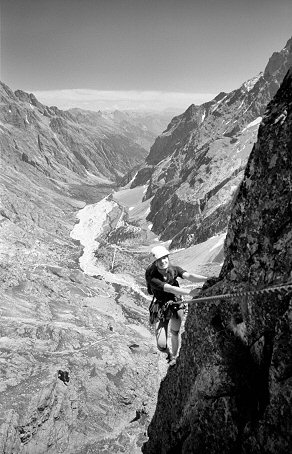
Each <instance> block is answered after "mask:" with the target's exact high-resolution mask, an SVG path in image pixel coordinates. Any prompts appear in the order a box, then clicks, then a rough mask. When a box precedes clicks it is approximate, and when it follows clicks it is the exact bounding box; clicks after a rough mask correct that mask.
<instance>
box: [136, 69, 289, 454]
mask: <svg viewBox="0 0 292 454" xmlns="http://www.w3.org/2000/svg"><path fill="white" fill-rule="evenodd" d="M291 134H292V70H290V71H289V72H288V74H287V75H286V77H285V79H284V81H283V84H282V85H281V87H280V89H279V90H278V92H277V94H276V96H275V97H274V99H273V101H272V102H270V103H269V105H268V108H267V110H266V112H265V115H264V117H263V120H262V123H261V125H260V128H259V133H258V140H257V142H256V144H255V145H254V147H253V150H252V152H251V155H250V157H249V160H248V164H247V167H246V170H245V174H244V179H243V181H242V183H241V184H240V187H239V191H238V194H237V198H236V200H235V202H234V206H233V208H232V212H231V219H230V223H229V227H228V233H227V237H226V242H225V256H226V258H225V262H224V265H223V267H222V270H221V273H220V276H219V278H217V279H215V280H213V281H210V282H207V283H206V285H205V290H204V291H203V295H206V296H208V295H216V294H217V295H219V294H223V293H228V292H231V291H234V290H242V291H245V290H250V289H259V288H262V287H267V286H272V285H275V284H279V283H287V282H289V281H290V282H291V281H292V274H291V268H292V253H291V252H292V196H291V194H292V192H291V188H292V171H291V169H292V142H291ZM203 295H202V296H203ZM291 296H292V294H291V289H290V291H282V292H267V293H265V294H255V295H248V296H243V297H241V298H239V299H238V298H234V299H231V300H230V299H224V297H222V299H221V300H220V301H218V300H217V301H214V300H213V301H211V302H210V301H209V302H205V303H193V304H190V308H189V315H188V318H187V321H186V331H185V333H184V335H183V342H182V348H181V352H180V359H179V360H178V362H177V365H176V366H175V368H173V369H172V370H170V371H169V373H168V375H167V377H166V379H165V380H164V381H163V383H162V385H161V387H160V391H159V396H158V405H157V409H156V413H155V415H154V418H153V420H152V422H151V424H150V427H149V431H148V432H149V441H148V442H147V443H146V444H145V445H144V447H143V452H144V453H145V454H159V453H164V454H166V453H168V454H170V453H181V454H190V453H194V454H195V453H196V454H204V453H209V454H217V453H222V452H224V454H227V453H230V454H231V453H242V454H248V453H249V454H250V453H254V454H287V453H288V452H290V449H291V445H292V430H291V429H292V410H291V409H292V406H291V389H292V382H291V371H292V369H291V364H292V348H291V345H292V339H291V319H292V311H291V310H292V306H291Z"/></svg>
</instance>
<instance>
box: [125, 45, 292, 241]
mask: <svg viewBox="0 0 292 454" xmlns="http://www.w3.org/2000/svg"><path fill="white" fill-rule="evenodd" d="M291 64H292V39H290V40H289V41H288V42H287V44H286V46H285V48H284V49H283V50H282V51H281V52H277V53H274V54H273V56H272V57H271V59H270V61H269V62H268V64H267V67H266V69H265V71H264V72H263V73H261V74H259V75H258V76H257V77H255V78H253V79H251V80H249V81H247V82H245V83H244V84H243V85H242V86H241V87H240V88H238V89H236V90H234V91H232V92H231V93H220V94H219V95H218V96H216V97H215V98H214V99H213V100H212V101H210V102H208V103H205V104H202V105H201V106H195V105H191V106H190V107H189V108H188V109H187V110H186V112H184V113H183V114H182V115H180V116H177V117H175V118H173V120H172V121H171V123H170V124H169V126H168V128H167V129H166V131H164V133H163V134H161V135H160V136H159V137H158V138H157V139H156V141H155V143H154V145H153V146H152V147H151V150H150V153H149V155H148V157H147V158H146V168H144V169H143V170H142V171H140V172H139V173H138V175H137V177H136V179H135V181H134V182H133V183H132V187H134V186H135V185H139V184H145V183H146V181H145V179H146V178H148V184H149V187H148V191H147V194H146V198H150V197H153V196H154V197H153V200H152V201H151V211H150V214H149V215H148V220H149V221H150V222H152V223H153V231H154V232H155V233H157V234H158V235H161V239H162V240H170V239H171V240H172V243H171V246H172V247H173V248H176V247H182V246H189V245H191V244H196V243H199V242H200V241H202V239H206V237H208V236H209V235H213V234H214V233H219V232H222V231H224V230H226V227H227V223H228V220H229V216H230V209H231V205H232V200H233V197H234V194H235V192H236V189H237V188H238V186H239V184H240V182H241V180H242V178H243V171H244V168H245V166H246V163H247V160H248V157H249V154H250V152H251V150H252V147H253V144H254V142H255V140H256V134H257V130H258V126H259V124H260V122H261V118H262V116H263V113H264V111H265V109H266V106H267V104H268V102H269V101H270V100H271V99H272V97H273V96H274V95H275V93H276V91H277V90H278V88H279V86H280V83H281V81H282V80H283V78H284V76H285V74H286V73H287V70H288V69H289V67H290V66H291ZM189 210H190V211H189ZM189 212H191V213H192V215H191V216H189V215H188V213H189ZM186 213H187V215H186ZM218 220H219V222H218ZM182 224H183V225H184V228H183V229H182Z"/></svg>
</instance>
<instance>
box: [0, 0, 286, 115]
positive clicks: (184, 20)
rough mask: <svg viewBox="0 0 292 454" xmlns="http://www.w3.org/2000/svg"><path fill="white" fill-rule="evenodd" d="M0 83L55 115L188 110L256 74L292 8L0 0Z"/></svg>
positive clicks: (237, 0) (155, 0)
mask: <svg viewBox="0 0 292 454" xmlns="http://www.w3.org/2000/svg"><path fill="white" fill-rule="evenodd" d="M0 5H1V10H0V11H1V80H2V81H3V82H5V83H6V84H8V85H9V86H10V87H11V88H12V89H13V90H16V89H22V90H25V91H28V92H32V93H34V94H35V95H36V96H37V97H38V99H39V100H40V101H42V102H44V103H45V104H48V105H57V106H58V107H60V108H69V107H74V106H79V107H82V108H88V109H99V108H100V109H107V108H109V109H112V108H122V109H123V108H124V109H127V108H128V109H129V108H142V109H143V108H145V109H149V108H151V107H152V108H153V109H160V108H167V107H169V108H171V107H176V108H179V109H183V108H187V107H188V106H189V105H190V104H191V103H195V104H200V103H202V102H205V101H206V100H209V99H211V98H213V97H214V96H215V95H216V94H218V93H219V92H220V91H226V92H229V91H231V90H233V89H235V88H237V87H239V86H240V85H241V84H242V83H243V82H244V81H245V80H247V79H249V78H252V77H253V76H255V75H257V74H258V73H259V72H260V71H262V70H263V69H264V67H265V65H266V63H267V61H268V59H269V57H270V56H271V55H272V53H273V52H275V51H280V50H281V49H282V48H283V47H284V46H285V44H286V42H287V41H288V39H289V38H290V37H291V31H292V27H291V24H292V1H291V0H277V1H275V0H244V1H243V0H181V1H177V0H50V1H47V0H1V2H0Z"/></svg>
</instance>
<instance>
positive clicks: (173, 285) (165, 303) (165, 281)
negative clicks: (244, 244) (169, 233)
mask: <svg viewBox="0 0 292 454" xmlns="http://www.w3.org/2000/svg"><path fill="white" fill-rule="evenodd" d="M151 254H152V258H153V259H154V261H153V263H152V264H151V265H150V266H149V267H148V268H147V270H146V273H145V277H146V281H147V288H148V292H149V293H150V294H152V295H153V300H152V303H151V305H150V309H149V310H150V317H151V312H152V323H154V324H155V336H156V342H157V348H158V350H160V351H162V352H165V353H167V360H168V362H169V365H170V366H173V365H174V364H175V363H176V357H177V353H178V349H179V331H180V327H181V323H182V319H183V315H184V312H185V311H184V309H185V305H184V303H183V299H182V297H183V296H184V295H190V296H196V295H197V294H198V289H192V290H188V289H184V288H180V287H179V283H178V281H177V278H178V277H179V278H181V279H188V280H189V281H191V282H204V281H205V280H206V279H207V277H205V276H201V275H199V274H191V273H188V272H187V271H186V270H184V269H183V268H181V267H180V266H175V265H171V264H170V260H169V251H168V250H167V249H166V248H165V247H164V246H162V245H160V246H155V247H154V248H153V249H152V250H151ZM153 309H154V310H153ZM169 322H170V323H169ZM168 325H169V326H168ZM168 330H169V331H170V333H171V351H170V350H169V347H168V344H167V342H168Z"/></svg>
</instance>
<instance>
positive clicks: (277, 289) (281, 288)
mask: <svg viewBox="0 0 292 454" xmlns="http://www.w3.org/2000/svg"><path fill="white" fill-rule="evenodd" d="M289 291H292V283H291V284H290V283H286V284H281V285H275V286H272V287H265V288H262V289H259V290H246V291H238V292H231V293H222V294H221V295H214V296H204V297H200V298H196V297H194V298H193V299H192V300H190V301H187V303H200V302H203V301H212V300H220V299H231V298H241V297H243V296H247V295H262V294H264V295H267V294H269V293H282V292H283V293H289Z"/></svg>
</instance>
